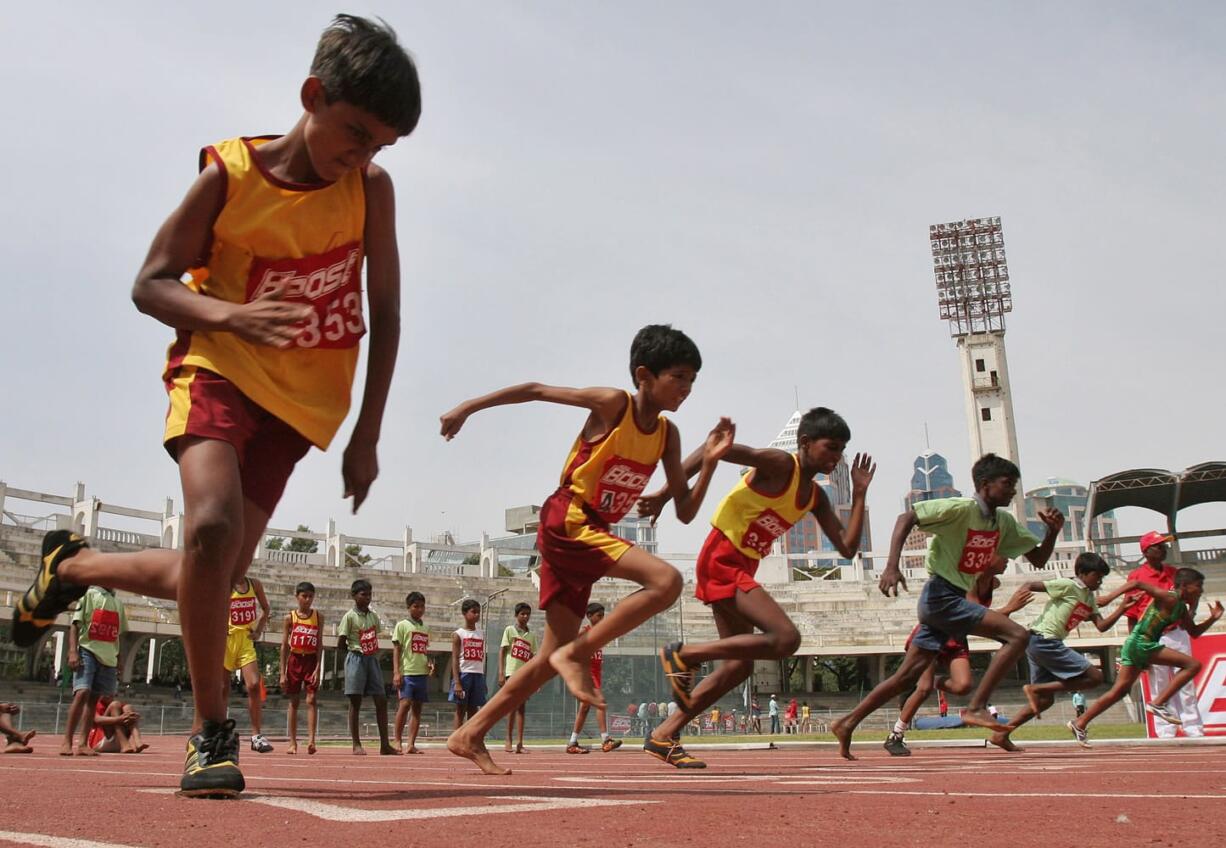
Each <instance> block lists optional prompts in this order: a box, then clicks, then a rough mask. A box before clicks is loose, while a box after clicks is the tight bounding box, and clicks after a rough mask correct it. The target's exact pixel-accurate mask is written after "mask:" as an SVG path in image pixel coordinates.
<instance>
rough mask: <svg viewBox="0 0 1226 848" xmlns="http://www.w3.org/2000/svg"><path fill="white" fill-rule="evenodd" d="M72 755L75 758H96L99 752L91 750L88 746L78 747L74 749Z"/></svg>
mask: <svg viewBox="0 0 1226 848" xmlns="http://www.w3.org/2000/svg"><path fill="white" fill-rule="evenodd" d="M72 753H73V755H74V756H78V757H96V756H98V752H97V751H95V750H94V749H93V748H90V747H89V746H88V745H78V746H77V747H76V748H74V749H73V751H72Z"/></svg>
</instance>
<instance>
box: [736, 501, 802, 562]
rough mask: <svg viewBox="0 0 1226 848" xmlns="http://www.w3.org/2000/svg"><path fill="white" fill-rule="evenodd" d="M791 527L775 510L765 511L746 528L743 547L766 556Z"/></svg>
mask: <svg viewBox="0 0 1226 848" xmlns="http://www.w3.org/2000/svg"><path fill="white" fill-rule="evenodd" d="M789 527H791V525H790V524H788V523H787V522H786V521H784V520H783V517H782V516H781V515H779V513H777V512H775V511H774V510H773V509H766V510H763V511H762V514H761V515H759V516H758V517H757V518H755V519H754V520H753V523H751V524H750V525H749V526H748V527H746V528H745V535H744V536H742V537H741V547H743V548H749V549H750V550H751V551H756V552H757V553H758V555H759V556H766V555H767V554H769V553H770V552H771V545H772V544H773V543H774V541H775V540H776V539H778V538H779V537H780V536H782V535H783V534H784V533H786V532H787V529H788V528H789Z"/></svg>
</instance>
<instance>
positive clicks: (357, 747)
mask: <svg viewBox="0 0 1226 848" xmlns="http://www.w3.org/2000/svg"><path fill="white" fill-rule="evenodd" d="M371 592H372V587H371V585H370V581H369V580H363V579H361V578H359V579H357V580H354V581H353V584H352V585H351V586H350V587H349V593H350V595H351V596H352V597H353V609H350V610H346V611H345V614H344V615H343V616H341V623H340V624H338V625H337V627H336V632H337V635H338V637H339V638H338V639H337V640H336V647H337V648H338V649H340V650H342V651H346V654H345V697H347V698H348V699H349V738H350V739H351V740H352V741H353V753H354V754H356V755H358V756H360V757H363V756H366V749H365V748H363V747H362V735H361V732H360V730H359V725H358V716H359V715H360V713H361V709H362V697H363V696H364V695H369V696H370V699H371V700H372V701H374V702H375V722H376V723H377V724H378V725H379V753H380V754H399V753H400V751H399V750H398V749H396V748H393V747H392V744H391V743H390V742H389V741H388V740H387V693H386V692H384V691H383V670H382V669H381V668H379V630H380V627H381V625H380V623H379V616H378V614H377V613H376V612H375V611H374V610H372V609H371V608H370V596H371Z"/></svg>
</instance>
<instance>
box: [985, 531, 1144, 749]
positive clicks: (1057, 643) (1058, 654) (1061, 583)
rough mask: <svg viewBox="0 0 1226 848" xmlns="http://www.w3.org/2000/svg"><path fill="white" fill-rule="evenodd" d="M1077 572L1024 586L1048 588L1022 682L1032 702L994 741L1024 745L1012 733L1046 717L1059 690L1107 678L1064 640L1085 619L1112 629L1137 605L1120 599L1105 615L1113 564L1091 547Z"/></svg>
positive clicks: (1008, 746)
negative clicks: (1103, 587) (1100, 590)
mask: <svg viewBox="0 0 1226 848" xmlns="http://www.w3.org/2000/svg"><path fill="white" fill-rule="evenodd" d="M1073 573H1074V575H1075V576H1074V577H1073V578H1072V579H1071V580H1070V579H1069V578H1067V577H1057V578H1055V579H1054V580H1035V581H1033V582H1031V583H1027V584H1025V585H1024V586H1023V587H1022V588H1023V589H1027V590H1029V591H1031V592H1046V593H1047V605H1046V606H1044V607H1043V611H1042V612H1041V613H1039V617H1038V618H1037V619H1035V622H1034V624H1033V625H1031V627H1030V642H1029V643H1028V644H1027V646H1026V656H1027V658H1028V659H1029V660H1030V683H1028V684H1027V685H1025V686H1023V687H1022V691H1023V692H1025V693H1026V706H1025V707H1023V708H1022V709H1021V711H1019V712H1018V713H1017V715H1015V716H1014V717H1013V720H1012V721H1011V722H1009V723H1008V724H1007V725H1005V727H1004V728H1003V729H1001V730H997V731H996V732H995V733H993V734H992V736H991V739H990V740H989V741H991V743H992V744H993V745H996V746H997V747H999V748H1004V749H1005V750H1006V751H1020V750H1021V748H1018V747H1017V746H1016V745H1014V744H1013V743H1012V742H1011V741H1010V739H1009V734H1011V733H1012V732H1013V731H1015V730H1017V729H1018V728H1019V727H1021V726H1022V725H1023V724H1025V723H1026V722H1028V721H1030V719H1032V718H1038V717H1039V716H1041V715H1042V713H1043V710H1045V709H1047V708H1048V707H1050V706H1051V705H1052V704H1054V703H1055V701H1056V693H1057V692H1071V691H1078V690H1081V689H1092V688H1094V687H1095V686H1099V685H1101V684H1102V682H1103V673H1102V670H1101V669H1099V668H1096V667H1095V666H1093V665H1091V664H1090V661H1089V660H1088V659H1086V658H1085V656H1084V655H1083V654H1080V653H1078V652H1077V651H1074V650H1073V649H1072V648H1070V647H1069V646H1068V645H1066V644H1064V640H1065V638H1066V637H1067V636H1068V634H1069V631H1070V630H1073V629H1075V628H1076V627H1078V626H1079V625H1080V624H1081V623H1082V622H1083V621H1090V622H1092V623H1093V624H1094V626H1095V627H1097V628H1098V631H1099V632H1100V633H1106V632H1107V631H1108V630H1110V629H1111V627H1112V625H1114V624H1115V622H1117V621H1119V618H1120V616H1121V615H1123V614H1124V612H1125V611H1126V610H1127V609H1128V608H1129V607H1130V606H1131V604H1127V603H1124V604H1120V605H1119V606H1118V607H1117V608H1116V609H1115V612H1113V613H1111V614H1110V615H1108V616H1107V617H1106V618H1104V617H1103V616H1102V615H1100V614H1099V611H1098V605H1099V599H1096V598H1095V597H1094V593H1095V592H1096V591H1098V587H1099V586H1101V585H1102V582H1103V580H1104V579H1105V578H1106V577H1107V575H1108V574H1110V573H1111V568H1110V566H1108V565H1107V563H1106V561H1105V560H1103V558H1102V557H1100V556H1099V555H1098V554H1095V553H1089V552H1086V553H1083V554H1081V555H1080V556H1078V557H1077V562H1075V563H1074V564H1073ZM1123 592H1124V589H1123V588H1122V587H1121V588H1119V589H1116V590H1115V591H1113V592H1108V593H1107V594H1106V595H1103V597H1102V598H1101V601H1102V603H1104V604H1109V603H1111V601H1113V600H1115V599H1116V598H1117V597H1119V596H1120V595H1122V594H1123Z"/></svg>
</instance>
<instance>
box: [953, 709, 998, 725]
mask: <svg viewBox="0 0 1226 848" xmlns="http://www.w3.org/2000/svg"><path fill="white" fill-rule="evenodd" d="M959 715H960V716H961V718H962V723H963V724H969V725H971V726H972V727H986V728H987V729H988V730H993V731H995V730H1000V722H999V721H997V720H996V716H994V715H992V714H991V713H990V712H988V711H987V710H986V709H984V708H983V707H980V708H979V709H977V710H970V709H967V710H963V711H962V712H961V713H959Z"/></svg>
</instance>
